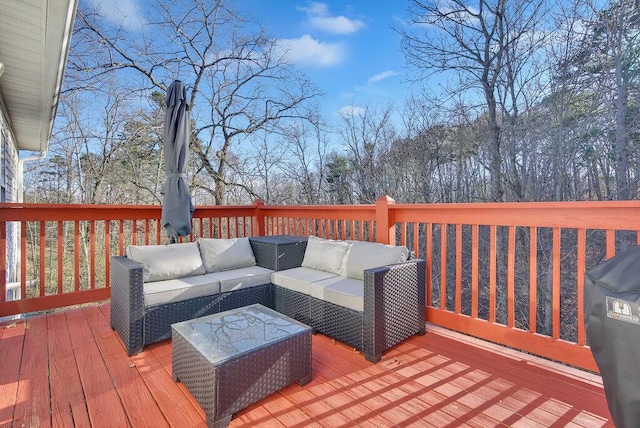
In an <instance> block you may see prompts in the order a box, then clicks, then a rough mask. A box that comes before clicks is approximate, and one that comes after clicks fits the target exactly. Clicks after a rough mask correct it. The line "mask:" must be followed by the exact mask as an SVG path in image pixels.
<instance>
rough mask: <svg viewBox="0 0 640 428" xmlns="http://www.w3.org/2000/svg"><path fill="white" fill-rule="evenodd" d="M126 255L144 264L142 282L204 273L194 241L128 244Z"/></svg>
mask: <svg viewBox="0 0 640 428" xmlns="http://www.w3.org/2000/svg"><path fill="white" fill-rule="evenodd" d="M127 257H128V258H130V259H131V260H135V261H136V262H138V263H142V265H144V273H143V279H144V282H152V281H164V280H167V279H175V278H182V277H185V276H193V275H202V274H204V273H205V269H204V265H203V264H202V258H201V257H200V250H198V246H197V245H196V243H195V242H188V243H186V244H170V245H129V246H128V247H127Z"/></svg>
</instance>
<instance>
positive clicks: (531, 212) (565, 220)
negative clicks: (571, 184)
mask: <svg viewBox="0 0 640 428" xmlns="http://www.w3.org/2000/svg"><path fill="white" fill-rule="evenodd" d="M389 209H390V210H391V211H393V212H394V215H395V218H396V220H398V221H414V220H415V219H420V220H422V221H424V220H425V217H426V216H429V220H430V221H431V222H432V223H449V224H456V223H469V220H470V219H472V220H473V222H472V223H474V224H484V225H498V226H527V227H529V226H534V227H563V228H575V229H579V228H584V229H620V230H625V229H628V230H633V229H637V228H638V227H639V226H640V218H639V217H638V214H640V201H584V202H495V203H454V204H410V205H409V204H393V205H389Z"/></svg>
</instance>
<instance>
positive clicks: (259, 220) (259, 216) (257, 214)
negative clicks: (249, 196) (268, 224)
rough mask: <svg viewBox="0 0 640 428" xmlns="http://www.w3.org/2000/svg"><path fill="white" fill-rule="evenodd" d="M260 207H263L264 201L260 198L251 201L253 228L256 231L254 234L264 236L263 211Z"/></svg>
mask: <svg viewBox="0 0 640 428" xmlns="http://www.w3.org/2000/svg"><path fill="white" fill-rule="evenodd" d="M262 207H264V201H262V200H261V199H256V200H255V201H253V211H254V214H253V218H254V222H255V223H254V227H253V229H254V230H255V231H257V235H254V236H264V211H262Z"/></svg>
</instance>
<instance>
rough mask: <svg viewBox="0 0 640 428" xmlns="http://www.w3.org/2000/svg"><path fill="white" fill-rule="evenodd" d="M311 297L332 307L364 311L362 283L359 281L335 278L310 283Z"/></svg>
mask: <svg viewBox="0 0 640 428" xmlns="http://www.w3.org/2000/svg"><path fill="white" fill-rule="evenodd" d="M309 291H310V293H309V294H310V295H311V297H315V298H316V299H320V300H324V301H325V302H329V303H333V304H334V305H338V306H342V307H345V308H349V309H353V310H354V311H359V312H363V311H364V282H363V281H361V280H359V279H353V278H345V277H344V276H336V277H333V278H328V279H323V280H321V281H316V282H313V283H311V285H310V287H309Z"/></svg>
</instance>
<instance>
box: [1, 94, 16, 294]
mask: <svg viewBox="0 0 640 428" xmlns="http://www.w3.org/2000/svg"><path fill="white" fill-rule="evenodd" d="M7 118H8V115H7V112H6V109H5V107H4V102H3V100H2V98H1V97H0V169H1V170H0V190H1V200H0V202H3V203H4V202H18V158H19V154H18V146H17V143H16V141H15V139H14V136H13V132H12V130H11V128H10V126H9V120H8V119H7ZM6 227H7V279H6V280H7V283H10V282H15V281H18V280H19V276H18V275H19V270H20V269H19V260H18V255H19V251H18V249H19V244H20V230H19V224H18V223H17V222H11V223H7V226H6Z"/></svg>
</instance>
